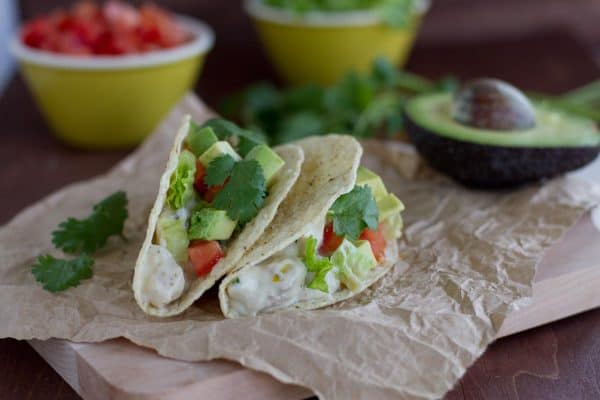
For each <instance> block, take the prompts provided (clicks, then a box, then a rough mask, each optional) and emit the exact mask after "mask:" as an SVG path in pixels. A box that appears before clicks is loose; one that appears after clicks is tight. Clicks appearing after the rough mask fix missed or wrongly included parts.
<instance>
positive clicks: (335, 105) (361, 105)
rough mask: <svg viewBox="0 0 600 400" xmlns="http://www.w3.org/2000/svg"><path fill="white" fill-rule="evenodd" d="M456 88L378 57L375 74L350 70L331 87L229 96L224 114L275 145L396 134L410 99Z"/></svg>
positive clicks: (264, 89) (262, 89) (257, 88)
mask: <svg viewBox="0 0 600 400" xmlns="http://www.w3.org/2000/svg"><path fill="white" fill-rule="evenodd" d="M457 86H458V83H457V81H456V79H454V78H451V77H448V78H443V79H441V80H439V81H437V82H435V81H430V80H429V79H426V78H423V77H421V76H419V75H415V74H412V73H409V72H406V71H399V70H398V69H397V68H396V67H395V66H394V65H393V64H391V63H390V62H389V61H388V60H386V59H385V58H378V59H376V60H375V61H374V62H373V65H372V68H371V72H370V73H366V74H358V73H356V72H349V73H348V74H346V75H345V76H344V77H343V78H341V79H340V80H339V81H338V82H337V83H335V84H334V85H332V86H329V87H320V86H316V85H305V86H298V87H293V88H290V89H284V90H280V89H278V88H276V87H275V86H274V85H272V84H270V83H257V84H254V85H252V86H250V87H248V88H247V89H246V90H244V91H243V92H241V93H238V94H235V95H233V96H231V97H229V98H227V99H226V100H225V102H224V103H223V105H222V107H221V111H222V113H223V114H224V115H226V116H227V117H229V118H232V119H236V120H238V121H239V122H240V123H241V124H242V126H244V127H246V128H248V129H251V130H252V131H255V132H262V133H263V134H264V135H265V136H266V137H268V138H269V141H270V142H271V143H272V144H278V143H285V142H290V141H294V140H298V139H301V138H304V137H307V136H312V135H322V134H324V133H326V132H343V133H347V134H350V135H353V136H356V137H361V138H362V137H371V136H375V135H383V136H394V135H397V134H399V133H400V132H401V131H402V129H403V126H404V120H403V112H404V104H405V102H406V101H407V100H408V99H409V98H411V97H412V96H414V95H418V94H423V93H430V92H436V91H444V92H452V91H453V90H455V89H456V87H457ZM221 125H222V124H221ZM229 129H233V128H231V127H229ZM239 129H241V128H239Z"/></svg>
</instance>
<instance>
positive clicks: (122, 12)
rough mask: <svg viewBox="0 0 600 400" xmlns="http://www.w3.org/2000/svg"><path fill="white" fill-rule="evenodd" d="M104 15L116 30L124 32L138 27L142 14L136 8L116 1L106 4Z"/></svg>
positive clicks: (111, 0) (112, 0)
mask: <svg viewBox="0 0 600 400" xmlns="http://www.w3.org/2000/svg"><path fill="white" fill-rule="evenodd" d="M102 14H103V15H104V18H106V21H108V23H109V24H111V25H112V26H113V27H114V28H115V29H118V30H123V31H125V30H127V29H130V28H133V27H135V26H137V25H138V23H139V21H140V14H139V13H138V11H137V10H136V9H135V7H133V6H130V5H129V4H126V3H123V2H120V1H115V0H109V1H107V2H106V3H104V7H103V8H102Z"/></svg>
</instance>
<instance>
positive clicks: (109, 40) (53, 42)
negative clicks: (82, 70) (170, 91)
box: [21, 0, 191, 56]
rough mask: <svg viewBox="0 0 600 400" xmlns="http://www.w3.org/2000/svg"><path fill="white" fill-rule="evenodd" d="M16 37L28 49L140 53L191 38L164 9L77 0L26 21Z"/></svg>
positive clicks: (97, 53) (93, 52) (111, 0)
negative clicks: (63, 7) (70, 5)
mask: <svg viewBox="0 0 600 400" xmlns="http://www.w3.org/2000/svg"><path fill="white" fill-rule="evenodd" d="M21 39H22V40H23V43H25V44H26V45H27V46H29V47H33V48H36V49H40V50H45V51H50V52H55V53H63V54H72V55H105V56H106V55H111V56H117V55H122V54H136V53H145V52H148V51H153V50H160V49H168V48H172V47H176V46H179V45H181V44H183V43H185V42H188V41H189V40H190V39H191V34H190V33H188V32H186V31H185V30H184V29H183V28H182V27H181V26H180V25H179V24H177V22H176V21H175V20H174V18H173V17H172V16H171V14H169V12H167V11H166V10H164V9H162V8H160V7H157V6H155V5H152V4H144V5H142V6H141V7H140V8H139V9H137V8H135V7H133V6H131V5H128V4H126V3H123V2H120V1H116V0H110V1H107V2H105V3H104V5H102V6H99V5H97V4H96V3H94V2H92V1H82V2H79V3H77V4H75V5H74V6H73V7H71V8H70V9H69V10H68V11H65V10H57V11H54V12H52V13H50V14H49V15H45V16H40V17H37V18H35V19H33V20H31V21H29V22H27V23H26V24H25V25H24V26H23V29H22V31H21Z"/></svg>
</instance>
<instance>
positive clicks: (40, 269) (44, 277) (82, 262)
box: [31, 253, 94, 292]
mask: <svg viewBox="0 0 600 400" xmlns="http://www.w3.org/2000/svg"><path fill="white" fill-rule="evenodd" d="M92 265H94V259H93V258H91V257H90V256H88V255H87V254H85V253H84V254H82V255H80V256H79V257H77V258H74V259H72V260H61V259H58V258H55V257H53V256H51V255H49V254H46V255H43V256H40V257H39V258H38V259H37V262H36V264H34V265H33V267H32V270H31V272H32V273H33V276H35V279H36V280H37V281H38V282H39V283H41V284H42V285H43V287H44V289H46V290H48V291H50V292H60V291H63V290H65V289H68V288H70V287H71V286H77V285H79V283H80V282H81V281H82V280H83V279H89V278H91V277H92Z"/></svg>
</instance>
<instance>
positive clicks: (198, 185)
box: [194, 161, 208, 195]
mask: <svg viewBox="0 0 600 400" xmlns="http://www.w3.org/2000/svg"><path fill="white" fill-rule="evenodd" d="M204 175H206V169H205V168H204V165H202V163H201V162H200V161H196V178H195V179H194V188H195V189H196V191H197V192H198V193H199V194H201V195H203V194H204V193H206V190H207V189H208V186H206V184H205V183H204Z"/></svg>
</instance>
